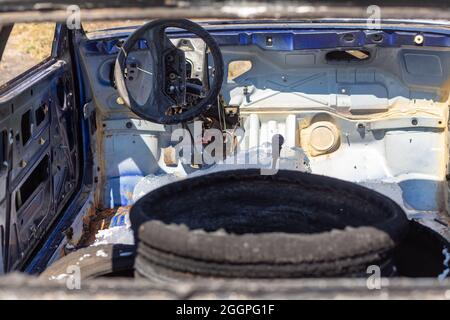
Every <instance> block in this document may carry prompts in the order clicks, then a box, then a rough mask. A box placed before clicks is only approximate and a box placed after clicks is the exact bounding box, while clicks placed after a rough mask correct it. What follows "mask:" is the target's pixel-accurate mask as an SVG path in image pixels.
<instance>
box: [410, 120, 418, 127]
mask: <svg viewBox="0 0 450 320" xmlns="http://www.w3.org/2000/svg"><path fill="white" fill-rule="evenodd" d="M418 123H419V121H418V120H417V119H412V120H411V124H412V125H413V126H417V124H418Z"/></svg>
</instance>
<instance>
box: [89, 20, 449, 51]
mask: <svg viewBox="0 0 450 320" xmlns="http://www.w3.org/2000/svg"><path fill="white" fill-rule="evenodd" d="M422 30H423V29H422ZM422 30H421V29H418V30H391V29H389V28H386V29H383V30H377V31H374V30H364V29H361V28H359V29H352V28H345V29H336V28H331V29H324V28H315V29H312V28H311V27H310V28H308V29H302V28H298V29H297V28H296V29H294V28H289V29H284V30H280V29H272V30H268V29H253V30H245V31H244V30H227V29H226V30H213V31H211V34H212V35H213V36H214V37H215V39H216V40H217V42H218V43H219V45H221V46H248V45H255V46H258V47H260V48H261V49H263V50H275V51H292V50H307V49H329V48H362V47H365V46H372V47H373V46H374V45H375V46H380V47H401V46H415V45H416V44H415V43H414V37H415V36H416V35H417V34H419V33H420V34H422V35H423V36H424V38H425V41H424V43H423V44H422V45H421V46H422V47H450V31H449V30H447V29H443V30H442V32H441V31H440V32H436V30H433V32H430V31H426V32H423V31H422ZM168 33H169V32H168ZM374 33H377V34H379V35H381V36H382V37H383V40H382V41H380V42H376V41H374V40H373V38H372V35H373V34H374ZM170 34H171V35H172V36H176V37H186V38H189V37H191V36H192V35H190V34H187V33H180V32H172V33H170ZM349 34H351V35H353V37H354V40H353V41H348V40H346V39H345V37H344V35H349ZM126 36H128V34H127V35H123V34H119V35H118V38H108V39H95V40H91V41H88V42H87V43H86V49H87V50H88V51H89V53H90V54H114V55H115V54H117V52H118V50H119V48H118V47H117V46H116V44H117V43H118V42H119V41H123V40H124V38H123V37H126ZM267 38H272V45H267ZM146 47H147V45H146V43H145V41H144V40H142V41H141V42H139V48H141V49H144V48H146Z"/></svg>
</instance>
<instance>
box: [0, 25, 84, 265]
mask: <svg viewBox="0 0 450 320" xmlns="http://www.w3.org/2000/svg"><path fill="white" fill-rule="evenodd" d="M63 30H64V27H62V26H58V27H57V29H56V31H57V32H56V37H55V41H54V45H53V46H54V48H53V55H52V57H50V58H49V59H47V61H45V62H44V63H42V64H41V65H39V66H37V67H36V68H35V69H33V70H30V72H28V73H25V74H23V75H22V76H20V79H16V80H15V81H14V83H13V84H12V85H11V87H10V88H8V89H7V90H6V91H4V92H3V93H0V110H3V111H4V112H3V113H2V117H1V118H0V130H3V131H1V132H4V135H5V136H6V140H7V143H6V145H7V149H8V150H10V152H11V157H10V159H8V160H7V161H8V165H7V166H6V170H4V171H5V172H3V171H1V170H0V176H1V175H2V173H3V175H4V178H5V179H1V180H2V181H7V182H6V183H5V186H4V187H3V194H4V197H3V200H0V201H1V202H0V210H1V211H0V226H1V227H0V236H2V248H3V251H2V252H3V256H4V257H6V258H4V259H5V260H7V262H6V263H5V269H6V271H10V270H15V269H20V268H21V267H22V266H23V264H24V262H25V261H26V260H27V258H28V257H29V256H30V254H31V253H32V251H33V250H34V249H35V248H36V246H37V245H38V243H39V241H40V240H41V239H42V236H43V235H44V233H46V232H48V231H49V229H50V227H51V225H52V224H53V222H54V221H55V219H56V218H57V217H58V214H59V213H60V212H61V210H62V209H63V208H64V206H65V205H66V204H67V202H68V200H69V198H70V196H71V195H72V194H73V193H74V191H75V189H76V186H77V180H78V177H79V161H78V160H77V159H78V158H77V156H78V141H77V139H78V125H77V119H78V116H77V110H76V106H75V99H74V94H73V88H74V82H73V74H72V64H71V60H70V54H69V53H68V52H65V51H64V50H63V48H64V43H62V42H63V41H64V40H63V36H62V32H63ZM66 38H67V37H66ZM64 39H65V38H64ZM55 46H56V47H55ZM0 113H1V111H0ZM1 188H2V185H1V184H0V199H1V198H2V197H1V196H2V189H1ZM2 229H3V230H4V231H3V233H1V230H2Z"/></svg>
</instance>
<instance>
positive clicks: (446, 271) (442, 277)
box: [438, 248, 450, 281]
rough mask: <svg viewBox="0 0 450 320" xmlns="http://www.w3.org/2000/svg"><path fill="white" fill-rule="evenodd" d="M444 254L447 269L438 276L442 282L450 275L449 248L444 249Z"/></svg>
mask: <svg viewBox="0 0 450 320" xmlns="http://www.w3.org/2000/svg"><path fill="white" fill-rule="evenodd" d="M442 254H443V255H444V257H445V258H444V266H445V267H446V268H445V269H444V271H442V273H441V274H440V275H439V276H438V280H439V281H442V280H444V279H446V278H447V277H448V275H449V274H450V266H449V263H450V252H448V249H447V248H444V250H442Z"/></svg>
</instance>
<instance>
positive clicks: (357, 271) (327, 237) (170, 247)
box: [130, 169, 408, 278]
mask: <svg viewBox="0 0 450 320" xmlns="http://www.w3.org/2000/svg"><path fill="white" fill-rule="evenodd" d="M130 219H131V223H132V228H133V231H134V233H135V238H136V239H137V241H138V253H137V259H136V264H135V269H136V271H137V273H138V274H140V275H142V276H148V277H149V278H154V277H155V275H158V274H160V275H163V277H165V276H166V275H168V276H169V277H171V276H173V275H175V276H180V275H182V276H183V275H185V276H209V277H238V278H287V277H327V276H358V275H362V274H364V273H365V272H366V268H367V267H368V266H369V265H373V264H376V265H380V266H383V265H388V264H389V260H390V258H391V253H392V250H393V249H394V248H395V247H396V246H397V245H398V243H399V242H400V241H401V240H402V239H403V237H404V235H405V234H406V232H407V229H408V220H407V218H406V215H405V214H404V212H403V210H402V209H401V208H400V207H399V206H398V205H397V204H396V203H395V202H393V201H392V200H391V199H389V198H387V197H385V196H383V195H381V194H379V193H377V192H374V191H372V190H369V189H367V188H364V187H361V186H359V185H356V184H353V183H350V182H345V181H341V180H337V179H333V178H329V177H325V176H318V175H313V174H308V173H302V172H298V171H287V170H280V171H279V172H278V173H277V174H276V175H261V174H260V171H259V170H257V169H246V170H234V171H223V172H216V173H212V174H208V175H203V176H199V177H195V178H191V179H186V180H182V181H179V182H175V183H171V184H168V185H165V186H163V187H161V188H159V189H157V190H154V191H152V192H150V193H149V194H147V195H145V196H144V197H142V198H141V199H140V200H139V201H138V202H137V203H136V204H135V205H134V206H133V207H132V209H131V211H130Z"/></svg>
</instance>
